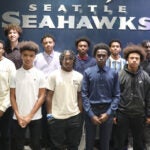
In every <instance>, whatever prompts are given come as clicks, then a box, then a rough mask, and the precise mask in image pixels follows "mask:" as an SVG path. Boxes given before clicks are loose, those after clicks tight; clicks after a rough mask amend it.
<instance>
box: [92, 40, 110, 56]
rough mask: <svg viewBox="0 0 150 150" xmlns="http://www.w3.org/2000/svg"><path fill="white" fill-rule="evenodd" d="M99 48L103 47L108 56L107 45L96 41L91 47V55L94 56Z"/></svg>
mask: <svg viewBox="0 0 150 150" xmlns="http://www.w3.org/2000/svg"><path fill="white" fill-rule="evenodd" d="M99 49H104V50H106V51H107V53H108V56H109V55H110V51H109V46H108V45H107V44H105V43H98V44H96V45H95V46H94V49H93V56H94V57H95V56H96V52H97V51H98V50H99Z"/></svg>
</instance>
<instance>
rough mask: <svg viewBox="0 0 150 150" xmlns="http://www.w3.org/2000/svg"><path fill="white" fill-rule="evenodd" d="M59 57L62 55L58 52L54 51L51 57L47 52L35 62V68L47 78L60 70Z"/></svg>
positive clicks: (41, 54)
mask: <svg viewBox="0 0 150 150" xmlns="http://www.w3.org/2000/svg"><path fill="white" fill-rule="evenodd" d="M59 55H60V53H59V52H56V51H53V52H52V53H51V54H50V55H48V54H47V53H46V52H45V51H44V52H42V53H39V54H37V56H36V59H35V61H34V66H35V67H36V68H38V69H39V70H41V71H42V72H43V73H44V74H45V77H46V78H47V76H48V75H49V74H50V73H51V72H52V71H54V70H56V69H59V68H60V62H59Z"/></svg>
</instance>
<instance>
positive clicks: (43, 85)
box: [40, 72, 46, 88]
mask: <svg viewBox="0 0 150 150" xmlns="http://www.w3.org/2000/svg"><path fill="white" fill-rule="evenodd" d="M40 88H46V79H45V76H44V74H43V73H42V72H41V75H40Z"/></svg>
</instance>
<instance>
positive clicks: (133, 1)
mask: <svg viewBox="0 0 150 150" xmlns="http://www.w3.org/2000/svg"><path fill="white" fill-rule="evenodd" d="M109 1H110V2H109ZM149 11H150V1H149V0H94V1H91V0H12V1H10V0H5V1H1V5H0V14H1V17H0V22H1V28H0V35H1V39H2V40H5V37H4V33H3V29H2V28H3V26H5V25H6V24H9V23H17V24H19V25H20V26H21V27H22V28H23V36H22V39H24V40H33V41H35V42H37V43H38V44H39V45H40V47H41V44H40V39H41V37H42V36H43V35H44V34H46V33H50V34H52V35H54V36H55V38H56V47H55V49H56V50H59V51H62V50H64V49H73V50H75V46H74V41H75V39H76V38H78V37H80V36H87V37H88V38H89V39H90V40H91V42H92V45H94V44H96V43H98V42H106V43H108V42H109V41H110V40H111V39H113V38H115V39H116V38H117V39H120V40H121V41H122V43H123V46H126V45H127V44H128V43H136V44H137V43H140V42H141V41H142V40H144V39H150V35H149V34H150V13H149ZM63 21H64V22H65V23H64V22H63ZM41 50H42V48H41Z"/></svg>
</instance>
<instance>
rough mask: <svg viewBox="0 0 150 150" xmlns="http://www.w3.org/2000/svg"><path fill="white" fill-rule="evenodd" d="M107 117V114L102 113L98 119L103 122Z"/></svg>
mask: <svg viewBox="0 0 150 150" xmlns="http://www.w3.org/2000/svg"><path fill="white" fill-rule="evenodd" d="M108 117H109V116H108V114H106V113H104V114H101V115H100V116H99V120H100V121H101V123H103V122H105V121H106V120H107V119H108Z"/></svg>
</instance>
